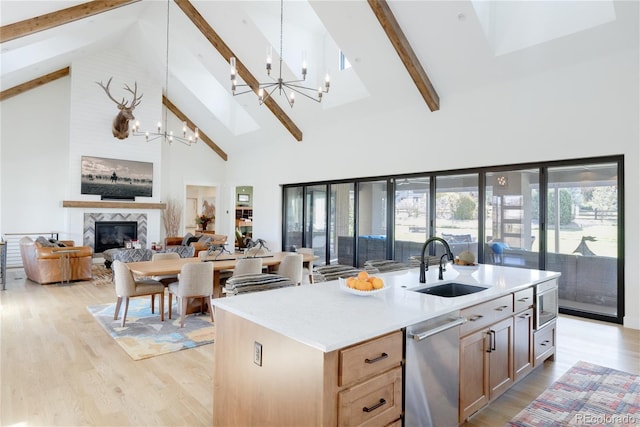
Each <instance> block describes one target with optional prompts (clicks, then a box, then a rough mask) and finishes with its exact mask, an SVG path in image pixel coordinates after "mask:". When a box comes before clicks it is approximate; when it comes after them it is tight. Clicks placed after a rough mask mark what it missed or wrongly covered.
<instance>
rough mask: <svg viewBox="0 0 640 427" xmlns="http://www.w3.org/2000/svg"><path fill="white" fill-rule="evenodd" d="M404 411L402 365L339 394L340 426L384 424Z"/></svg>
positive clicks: (395, 418) (390, 421) (398, 416)
mask: <svg viewBox="0 0 640 427" xmlns="http://www.w3.org/2000/svg"><path fill="white" fill-rule="evenodd" d="M401 413H402V368H401V367H400V366H398V367H397V368H393V369H391V370H390V371H387V372H385V373H383V374H380V375H378V376H375V377H373V378H370V379H368V380H366V381H364V382H362V383H360V384H358V385H355V386H353V387H350V388H347V389H346V390H343V391H341V392H340V393H338V425H340V426H356V425H357V426H384V425H387V424H390V423H392V422H393V421H395V420H397V419H398V418H400V414H401Z"/></svg>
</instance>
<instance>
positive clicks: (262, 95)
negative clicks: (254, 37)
mask: <svg viewBox="0 0 640 427" xmlns="http://www.w3.org/2000/svg"><path fill="white" fill-rule="evenodd" d="M283 9H284V0H280V67H279V70H278V78H277V79H276V78H274V77H272V76H271V59H272V55H271V53H272V52H271V47H269V48H268V49H267V61H266V69H267V76H269V77H270V78H271V80H272V81H270V82H266V83H259V82H258V86H257V89H258V102H259V103H260V105H262V104H263V103H264V102H265V101H266V100H267V99H269V98H270V97H271V95H272V94H273V93H274V92H275V91H276V90H277V91H278V94H279V95H282V94H283V92H285V91H286V89H289V90H290V92H289V96H287V102H288V103H289V105H290V106H291V107H293V104H294V103H295V94H296V93H299V94H300V95H302V96H304V97H306V98H309V99H311V100H313V101H316V102H321V101H322V94H324V93H328V92H329V74H327V75H326V76H325V79H324V85H323V86H324V87H323V86H319V87H318V88H317V89H316V88H312V87H307V86H303V85H300V84H298V83H302V82H304V81H305V80H306V78H307V62H306V59H305V58H303V60H302V79H300V80H289V81H285V80H284V79H283V78H282V26H283ZM229 64H230V65H231V93H232V94H233V96H236V95H242V94H244V93H248V92H253V91H255V89H256V88H253V87H251V86H250V85H248V84H238V83H237V81H236V72H237V70H236V58H235V57H231V58H230V59H229ZM239 87H248V89H247V90H243V91H241V92H236V89H237V88H239ZM312 93H313V94H314V95H313V96H312V95H310V94H312ZM285 95H286V94H285Z"/></svg>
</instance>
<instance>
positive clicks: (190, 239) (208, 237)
mask: <svg viewBox="0 0 640 427" xmlns="http://www.w3.org/2000/svg"><path fill="white" fill-rule="evenodd" d="M226 243H227V236H226V235H224V234H201V235H199V236H190V235H189V234H187V235H186V236H184V237H165V239H164V247H165V249H169V248H171V247H175V246H193V248H194V255H193V256H196V257H197V256H198V253H200V252H202V251H206V250H208V249H209V246H211V245H214V246H217V245H224V244H226Z"/></svg>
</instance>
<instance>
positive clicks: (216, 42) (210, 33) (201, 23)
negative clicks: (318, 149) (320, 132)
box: [174, 0, 302, 141]
mask: <svg viewBox="0 0 640 427" xmlns="http://www.w3.org/2000/svg"><path fill="white" fill-rule="evenodd" d="M174 1H175V2H176V4H177V5H178V7H180V9H182V11H183V12H184V14H185V15H187V17H188V18H189V19H191V22H193V24H194V25H195V26H196V27H197V28H198V30H200V32H201V33H202V35H203V36H205V38H206V39H207V40H208V41H209V42H210V43H211V45H212V46H213V47H214V48H216V50H217V51H218V52H219V53H220V55H222V57H223V58H224V59H225V60H226V61H227V62H228V61H229V60H230V58H231V57H234V58H236V69H237V72H238V75H239V76H240V77H241V78H242V80H244V81H245V83H246V84H248V85H249V87H251V88H252V89H253V91H254V92H255V93H256V95H257V93H258V84H259V82H258V79H256V78H255V77H254V76H253V75H252V74H251V72H250V71H249V70H248V69H247V67H245V66H244V64H243V63H242V62H241V61H240V60H239V59H238V57H237V55H236V54H234V53H233V51H232V50H231V48H229V46H227V44H226V43H225V42H224V40H222V38H221V37H220V36H219V35H218V33H216V32H215V31H214V29H213V28H211V25H209V23H208V22H207V21H206V19H204V17H203V16H202V15H201V14H200V12H198V11H197V10H196V8H195V7H194V6H193V5H192V4H191V2H190V1H189V0H174ZM264 103H265V105H266V106H267V107H268V108H269V110H271V112H272V113H273V114H274V115H275V116H276V118H277V119H278V120H280V123H282V124H283V125H284V127H285V128H287V130H288V131H289V132H290V133H291V135H293V137H294V138H295V139H296V140H297V141H302V131H301V130H300V129H299V128H298V126H296V124H295V123H294V122H293V120H291V118H289V116H287V114H286V113H285V112H284V111H283V110H282V108H280V106H279V105H278V103H277V102H276V101H274V100H273V98H271V97H269V98H267V100H266V101H265V102H264Z"/></svg>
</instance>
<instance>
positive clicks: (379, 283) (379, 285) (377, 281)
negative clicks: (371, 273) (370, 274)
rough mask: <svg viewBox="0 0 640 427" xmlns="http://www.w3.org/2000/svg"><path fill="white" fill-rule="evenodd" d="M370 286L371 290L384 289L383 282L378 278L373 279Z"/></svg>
mask: <svg viewBox="0 0 640 427" xmlns="http://www.w3.org/2000/svg"><path fill="white" fill-rule="evenodd" d="M371 284H372V285H373V289H382V288H383V287H384V282H383V281H382V279H381V278H379V277H374V278H373V282H372V283H371Z"/></svg>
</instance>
